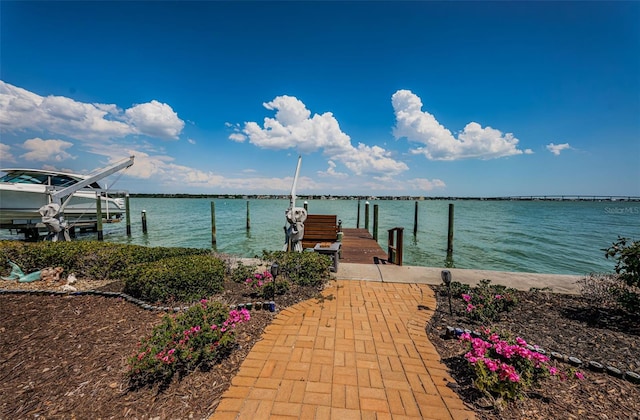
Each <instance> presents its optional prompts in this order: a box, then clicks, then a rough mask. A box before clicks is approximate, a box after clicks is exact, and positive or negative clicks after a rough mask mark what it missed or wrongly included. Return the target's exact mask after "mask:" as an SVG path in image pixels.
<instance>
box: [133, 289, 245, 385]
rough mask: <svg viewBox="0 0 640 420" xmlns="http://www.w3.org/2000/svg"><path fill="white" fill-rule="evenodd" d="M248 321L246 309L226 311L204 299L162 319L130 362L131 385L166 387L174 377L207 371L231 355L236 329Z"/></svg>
mask: <svg viewBox="0 0 640 420" xmlns="http://www.w3.org/2000/svg"><path fill="white" fill-rule="evenodd" d="M250 318H251V316H250V315H249V311H247V310H246V309H243V310H241V311H236V310H233V311H229V309H228V308H227V307H226V306H225V305H223V304H221V303H219V302H207V300H205V299H203V300H201V301H200V303H199V304H197V305H194V306H192V307H190V308H189V309H188V310H187V311H185V312H184V313H182V314H179V315H173V316H170V315H165V317H164V318H163V320H162V323H161V324H160V325H158V326H157V327H155V328H154V329H153V332H152V333H151V336H150V337H148V338H145V339H143V340H142V341H141V342H140V343H139V345H138V349H137V351H136V355H135V356H133V357H131V358H129V361H128V362H129V372H128V376H129V380H130V385H131V386H132V387H133V388H137V387H140V386H144V385H147V384H149V385H151V384H154V383H158V382H160V383H164V384H166V383H168V382H170V381H171V379H172V378H173V376H174V375H175V374H176V373H180V374H186V373H188V372H189V371H192V370H193V369H195V368H197V367H200V368H206V367H208V366H209V365H211V364H212V363H215V362H216V361H218V360H220V359H222V358H223V357H225V356H226V355H227V354H229V353H230V352H231V350H232V349H233V346H234V345H235V336H234V328H235V326H236V325H237V324H239V323H242V322H246V321H249V319H250Z"/></svg>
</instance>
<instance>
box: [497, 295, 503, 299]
mask: <svg viewBox="0 0 640 420" xmlns="http://www.w3.org/2000/svg"><path fill="white" fill-rule="evenodd" d="M495 298H496V299H502V298H503V296H502V295H496V296H495Z"/></svg>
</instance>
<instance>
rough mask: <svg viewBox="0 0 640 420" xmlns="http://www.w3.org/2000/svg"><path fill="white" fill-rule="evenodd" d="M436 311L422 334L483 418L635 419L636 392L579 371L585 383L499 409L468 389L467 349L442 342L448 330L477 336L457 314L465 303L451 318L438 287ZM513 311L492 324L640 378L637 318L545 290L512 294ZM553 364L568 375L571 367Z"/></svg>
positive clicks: (544, 390)
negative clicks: (639, 374) (634, 374)
mask: <svg viewBox="0 0 640 420" xmlns="http://www.w3.org/2000/svg"><path fill="white" fill-rule="evenodd" d="M435 289H436V295H437V296H438V297H437V299H438V310H437V311H436V313H435V315H434V317H433V319H432V320H431V322H430V324H429V327H428V329H427V332H428V335H429V338H430V339H431V341H432V342H433V343H434V345H435V346H436V348H437V350H438V352H439V353H440V355H441V357H442V358H443V360H444V362H445V364H446V365H447V366H448V367H449V369H450V370H451V374H452V376H453V377H454V378H455V379H456V381H457V382H458V387H457V388H456V392H458V394H459V395H460V396H461V397H462V398H463V400H464V401H465V402H466V403H467V404H468V405H469V406H470V407H472V408H473V409H474V410H475V411H476V413H477V415H478V416H479V418H481V419H523V418H526V419H578V418H580V419H640V385H634V384H632V383H631V382H629V381H627V380H625V379H619V378H616V377H614V376H611V375H608V374H607V373H596V372H592V371H590V370H589V369H587V368H586V367H583V368H579V371H581V372H583V373H584V376H585V379H583V380H577V379H568V380H566V381H561V380H558V379H557V378H549V379H546V380H545V381H544V382H543V383H542V384H541V385H540V386H539V388H538V389H535V390H533V391H532V392H530V393H529V394H528V398H525V399H524V400H519V401H515V402H512V403H509V404H507V405H506V406H503V405H501V404H496V401H493V400H492V399H490V398H487V397H486V396H484V395H482V394H480V393H479V392H478V391H477V390H475V389H474V388H473V374H472V372H471V370H470V369H469V367H468V364H467V362H466V361H465V360H464V358H463V355H464V353H465V352H466V350H465V348H464V346H462V345H461V343H460V342H458V340H456V339H446V338H445V337H444V336H445V334H444V333H445V331H446V327H447V326H452V327H460V328H467V329H470V330H477V329H479V327H480V325H479V324H474V323H470V322H469V321H468V320H467V319H466V318H465V317H464V316H463V315H462V314H463V312H464V302H463V301H462V300H461V299H454V300H453V313H454V315H453V316H451V315H449V307H448V301H447V296H446V293H445V290H446V289H444V288H443V287H436V288H435ZM516 295H517V298H518V300H519V303H518V305H516V307H515V309H514V310H512V311H511V312H507V313H504V314H503V315H502V316H501V318H500V319H499V320H498V321H497V322H494V323H493V324H492V326H494V327H497V328H499V329H501V330H503V331H509V332H511V333H512V334H513V335H515V336H520V337H522V338H524V339H525V340H526V341H527V342H529V343H531V344H536V345H538V346H540V347H542V348H543V349H545V350H546V351H547V353H550V352H551V351H554V352H558V353H562V354H564V355H567V356H573V357H577V358H578V359H580V360H582V361H584V362H585V364H586V363H588V361H591V360H593V361H596V362H599V363H601V364H603V365H611V366H614V367H616V368H618V369H620V370H622V371H623V372H624V371H628V370H631V371H635V372H638V373H640V314H629V313H626V312H624V311H621V310H618V309H612V308H603V307H598V305H597V303H594V302H589V301H587V300H586V299H585V298H583V297H582V296H574V295H563V294H557V293H551V292H547V291H534V292H516ZM553 363H557V366H558V367H559V368H564V369H565V370H566V369H568V368H569V367H571V366H570V365H569V364H565V363H563V362H553Z"/></svg>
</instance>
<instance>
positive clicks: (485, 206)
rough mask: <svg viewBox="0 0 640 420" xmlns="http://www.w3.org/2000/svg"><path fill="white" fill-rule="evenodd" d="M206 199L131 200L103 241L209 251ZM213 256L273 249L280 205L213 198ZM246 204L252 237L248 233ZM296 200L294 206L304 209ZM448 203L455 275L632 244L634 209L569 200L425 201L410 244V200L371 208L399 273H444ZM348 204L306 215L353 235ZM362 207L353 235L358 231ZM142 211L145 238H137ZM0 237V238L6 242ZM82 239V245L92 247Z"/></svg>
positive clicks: (573, 261)
mask: <svg viewBox="0 0 640 420" xmlns="http://www.w3.org/2000/svg"><path fill="white" fill-rule="evenodd" d="M211 201H212V200H211V199H206V198H190V199H189V198H185V199H181V198H132V199H131V215H132V222H131V227H132V236H131V237H130V238H128V237H127V236H126V232H125V223H124V222H122V223H115V224H111V225H105V227H104V238H105V240H107V241H110V242H117V243H130V244H138V245H146V246H168V247H194V248H211V224H210V220H211V216H210V214H211V212H210V208H211V204H210V203H211ZM213 201H214V202H215V207H216V230H217V250H218V251H219V252H223V253H229V254H234V255H238V256H242V257H253V256H256V255H261V254H262V250H263V249H266V250H277V249H281V248H282V245H283V243H284V231H283V226H284V225H285V217H284V212H285V210H286V209H287V207H288V205H289V202H288V200H242V199H236V200H234V199H215V200H213ZM247 201H248V202H249V208H250V219H251V229H250V230H249V231H247V230H246V228H245V226H246V214H247V210H246V209H247ZM302 203H303V201H302V200H299V201H298V203H297V204H298V205H299V206H302ZM449 203H454V204H455V224H454V244H453V248H454V251H453V261H454V265H455V267H457V268H474V269H486V270H501V271H521V272H535V273H558V274H585V273H589V272H606V271H608V272H610V271H613V267H614V263H613V262H612V261H611V260H607V259H605V258H604V252H603V251H602V248H606V247H608V246H609V245H610V244H611V243H612V242H614V241H615V240H616V239H617V237H618V235H620V236H626V237H630V238H634V239H636V240H637V239H640V203H637V202H573V201H480V200H477V201H476V200H454V201H447V200H428V201H421V202H419V212H418V219H419V221H418V227H419V229H418V233H417V235H416V236H414V235H413V219H414V206H415V202H414V201H387V200H381V201H370V219H369V230H370V231H371V230H372V227H373V205H374V204H378V206H379V229H378V238H379V243H380V245H381V246H382V248H383V249H384V250H385V251H386V248H387V230H388V229H390V228H393V227H404V228H405V231H404V264H405V265H418V266H437V267H442V266H443V265H444V261H445V257H446V247H447V218H448V205H449ZM357 206H358V204H357V201H356V200H309V213H312V214H337V215H338V218H339V219H341V220H342V222H343V223H342V225H343V227H345V228H351V227H356V218H357ZM364 208H365V205H364V201H362V202H361V217H360V227H364ZM142 210H146V213H147V224H148V233H147V234H146V235H143V234H142V225H141V217H140V215H141V212H142ZM4 233H6V232H3V235H2V237H3V238H7V235H5V234H4ZM94 237H95V234H84V235H82V238H94Z"/></svg>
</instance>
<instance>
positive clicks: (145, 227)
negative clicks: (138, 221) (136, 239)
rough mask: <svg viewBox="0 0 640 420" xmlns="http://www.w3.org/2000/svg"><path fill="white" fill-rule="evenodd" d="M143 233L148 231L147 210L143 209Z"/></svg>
mask: <svg viewBox="0 0 640 420" xmlns="http://www.w3.org/2000/svg"><path fill="white" fill-rule="evenodd" d="M142 233H144V234H146V233H147V211H146V210H142Z"/></svg>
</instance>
